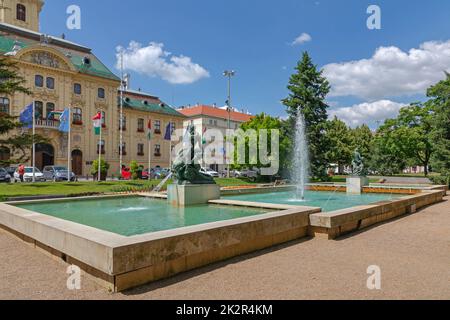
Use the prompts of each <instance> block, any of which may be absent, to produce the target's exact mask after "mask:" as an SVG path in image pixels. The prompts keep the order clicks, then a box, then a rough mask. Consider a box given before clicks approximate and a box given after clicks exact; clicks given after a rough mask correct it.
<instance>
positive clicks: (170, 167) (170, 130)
mask: <svg viewBox="0 0 450 320" xmlns="http://www.w3.org/2000/svg"><path fill="white" fill-rule="evenodd" d="M169 132H170V140H169V154H170V156H169V170H170V171H172V122H169Z"/></svg>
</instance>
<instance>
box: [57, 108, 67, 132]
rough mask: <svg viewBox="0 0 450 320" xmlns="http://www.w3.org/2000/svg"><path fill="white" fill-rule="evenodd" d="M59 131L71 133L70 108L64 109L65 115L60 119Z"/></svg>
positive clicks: (62, 114)
mask: <svg viewBox="0 0 450 320" xmlns="http://www.w3.org/2000/svg"><path fill="white" fill-rule="evenodd" d="M59 123H60V124H59V131H61V132H65V133H67V132H69V131H70V110H69V108H66V109H64V111H63V113H61V116H60V117H59Z"/></svg>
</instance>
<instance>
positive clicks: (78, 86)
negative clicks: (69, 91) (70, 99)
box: [73, 83, 81, 94]
mask: <svg viewBox="0 0 450 320" xmlns="http://www.w3.org/2000/svg"><path fill="white" fill-rule="evenodd" d="M73 92H74V93H75V94H81V84H79V83H75V84H74V85H73Z"/></svg>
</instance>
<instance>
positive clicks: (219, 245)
mask: <svg viewBox="0 0 450 320" xmlns="http://www.w3.org/2000/svg"><path fill="white" fill-rule="evenodd" d="M112 197H113V198H114V196H106V197H79V198H67V199H51V200H47V201H38V200H33V201H15V202H8V203H0V225H1V226H3V228H4V229H5V230H7V231H9V232H11V233H13V234H15V235H16V236H18V237H19V238H21V239H22V240H24V241H25V242H28V243H30V244H32V245H34V246H35V247H37V248H40V249H43V250H45V251H47V252H49V253H51V254H52V255H54V256H57V257H59V258H62V259H64V260H65V261H66V262H68V263H70V264H75V265H77V266H79V267H80V268H82V269H83V270H84V271H86V272H88V273H89V274H91V275H94V276H95V277H96V278H97V279H98V280H99V281H100V283H101V284H102V285H104V286H106V287H107V288H108V289H109V290H111V291H115V292H117V291H122V290H125V289H129V288H132V287H135V286H138V285H142V284H145V283H148V282H151V281H155V280H159V279H162V278H165V277H169V276H171V275H174V274H177V273H180V272H184V271H188V270H191V269H194V268H197V267H200V266H204V265H207V264H210V263H213V262H217V261H221V260H225V259H228V258H231V257H234V256H237V255H241V254H245V253H249V252H252V251H256V250H260V249H264V248H267V247H271V246H273V245H276V244H280V243H284V242H288V241H291V240H295V239H298V238H302V237H305V236H307V235H308V228H309V216H310V215H311V214H313V213H317V212H320V211H321V209H320V208H305V207H294V206H291V207H289V208H287V207H286V206H273V205H270V206H266V205H265V204H260V205H259V208H263V209H264V208H266V209H271V210H278V211H275V212H269V213H264V214H260V215H256V216H250V217H244V218H238V219H233V220H226V221H219V222H212V223H207V224H202V225H196V226H190V227H184V228H178V229H172V230H166V231H159V232H154V233H148V234H143V235H136V236H131V237H125V236H121V235H118V234H115V233H111V232H107V231H103V230H100V229H96V228H92V227H89V226H85V225H81V224H77V223H74V222H70V221H66V220H62V219H59V218H55V217H52V216H48V215H45V214H40V213H36V212H33V211H29V210H26V209H22V208H19V207H16V206H15V205H18V204H24V203H28V204H29V203H36V202H41V203H42V202H61V201H82V200H94V199H95V200H98V199H108V198H112ZM121 197H122V196H121ZM125 197H127V196H125ZM129 197H133V195H130V196H129ZM134 197H135V196H134ZM217 205H223V204H217ZM227 205H231V203H230V202H228V203H227ZM234 205H236V206H247V207H248V206H249V203H242V202H240V201H235V203H234ZM268 207H270V208H268ZM277 208H278V209H277Z"/></svg>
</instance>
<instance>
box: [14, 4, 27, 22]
mask: <svg viewBox="0 0 450 320" xmlns="http://www.w3.org/2000/svg"><path fill="white" fill-rule="evenodd" d="M16 17H17V20H20V21H27V8H26V7H25V6H24V5H23V4H20V3H19V4H18V5H17V16H16Z"/></svg>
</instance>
